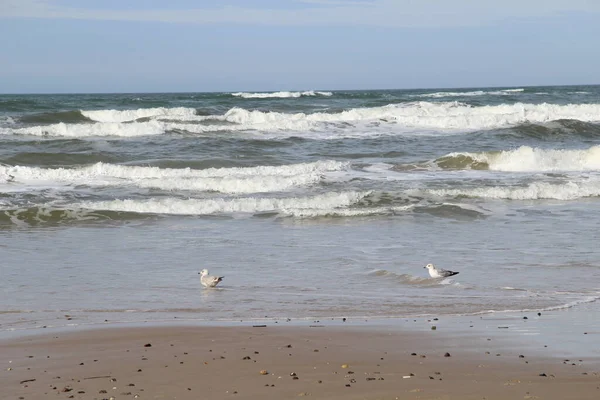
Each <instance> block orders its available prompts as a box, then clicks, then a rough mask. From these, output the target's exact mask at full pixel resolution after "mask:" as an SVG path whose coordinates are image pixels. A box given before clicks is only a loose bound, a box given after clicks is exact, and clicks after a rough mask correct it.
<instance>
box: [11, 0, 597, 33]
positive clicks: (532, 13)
mask: <svg viewBox="0 0 600 400" xmlns="http://www.w3.org/2000/svg"><path fill="white" fill-rule="evenodd" d="M295 2H296V3H303V4H306V5H307V6H306V7H305V8H301V9H283V8H256V7H254V8H253V7H248V6H246V7H239V6H228V5H222V6H220V7H213V8H193V9H187V10H182V9H177V10H166V9H161V10H158V9H138V10H110V9H108V10H107V9H90V8H76V7H66V6H61V5H59V4H57V3H54V2H53V1H52V0H0V5H1V6H0V18H43V19H79V20H111V21H153V22H167V23H192V24H244V25H271V26H385V27H460V26H481V25H489V24H492V23H495V22H497V21H506V20H507V19H508V20H510V19H515V18H548V17H556V16H560V15H563V14H567V13H574V12H588V13H598V12H600V1H589V0H529V1H523V0H503V1H494V2H492V1H490V2H487V1H481V0H419V1H411V0H373V1H359V0H353V1H347V2H342V1H338V0H295ZM282 4H283V2H282Z"/></svg>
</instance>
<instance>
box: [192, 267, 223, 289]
mask: <svg viewBox="0 0 600 400" xmlns="http://www.w3.org/2000/svg"><path fill="white" fill-rule="evenodd" d="M198 273H199V274H200V283H201V284H202V285H203V286H204V287H215V286H217V284H218V283H219V282H221V281H222V280H223V278H224V276H210V275H208V270H207V269H203V270H202V271H200V272H198Z"/></svg>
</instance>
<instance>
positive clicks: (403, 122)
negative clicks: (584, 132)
mask: <svg viewBox="0 0 600 400" xmlns="http://www.w3.org/2000/svg"><path fill="white" fill-rule="evenodd" d="M167 110H173V109H167ZM182 110H187V111H184V112H182V113H180V114H178V113H177V112H174V113H172V114H169V115H168V117H165V116H164V115H155V116H154V117H151V118H153V119H151V120H150V121H145V122H131V123H120V122H99V123H96V124H64V123H60V124H54V125H46V126H34V127H28V128H18V129H11V128H7V127H4V128H0V133H3V134H22V135H37V136H68V137H89V136H125V137H127V136H142V135H158V134H162V133H165V132H168V131H173V130H181V131H187V132H190V133H210V132H219V131H245V132H253V133H257V134H259V135H260V136H261V137H265V138H266V137H268V136H267V135H266V134H267V133H269V132H272V133H274V134H275V135H274V137H277V138H281V137H282V135H280V132H282V131H289V132H293V134H294V135H303V136H309V137H317V138H324V139H327V138H337V137H368V136H373V135H381V134H385V135H394V134H406V133H416V132H423V131H425V132H432V131H433V132H440V131H460V132H464V131H472V130H480V129H494V128H501V127H506V126H511V125H518V124H522V123H544V122H549V121H555V120H559V119H573V120H580V121H600V104H579V105H572V104H570V105H553V104H545V103H544V104H523V103H516V104H502V105H496V106H482V107H473V106H469V105H466V104H463V103H459V102H439V103H432V102H426V101H421V102H412V103H402V104H391V105H387V106H382V107H370V108H353V109H350V110H346V111H342V112H339V113H324V112H318V113H312V114H305V113H295V114H288V113H280V112H263V111H258V110H252V111H250V110H246V109H243V108H239V107H234V108H232V109H230V110H229V111H227V112H226V113H225V114H222V115H210V116H198V115H192V114H191V111H190V110H191V109H182ZM107 112H108V114H107V115H106V116H102V114H101V112H97V113H98V115H99V116H98V118H102V119H106V120H110V119H119V118H122V119H126V118H132V117H135V116H139V112H141V111H140V110H134V111H133V113H134V114H135V115H133V116H125V115H123V116H121V114H114V113H113V110H108V111H107ZM169 112H170V111H169ZM119 113H121V111H119ZM167 114H168V113H167ZM164 119H168V120H170V121H169V122H167V121H162V120H164ZM210 121H218V122H219V123H217V124H213V125H209V124H208V123H210ZM199 122H200V123H199Z"/></svg>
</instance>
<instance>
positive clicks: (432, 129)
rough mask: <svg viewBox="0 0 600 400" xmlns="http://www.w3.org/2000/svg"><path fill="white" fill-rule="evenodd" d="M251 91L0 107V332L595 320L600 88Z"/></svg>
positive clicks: (21, 100)
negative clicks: (586, 314) (501, 316)
mask: <svg viewBox="0 0 600 400" xmlns="http://www.w3.org/2000/svg"><path fill="white" fill-rule="evenodd" d="M262 96H263V98H261V97H256V96H254V95H252V94H248V95H247V96H245V97H244V96H241V95H237V96H233V95H231V94H226V93H220V94H140V95H126V94H123V95H60V96H35V95H27V96H0V145H1V146H0V162H2V163H3V164H2V165H1V166H0V259H1V260H2V264H1V265H0V273H1V278H2V279H1V280H0V287H1V289H2V291H1V294H0V329H2V330H11V329H26V328H34V327H40V326H64V325H71V324H93V323H101V322H103V321H106V320H108V321H109V322H117V321H121V322H126V321H130V322H136V321H159V320H174V319H180V320H183V319H185V320H210V321H214V320H239V319H243V320H248V319H264V318H306V319H311V318H325V317H341V316H347V317H357V316H368V317H370V318H374V317H382V318H384V317H385V318H388V317H403V316H418V315H446V314H453V315H455V314H470V315H487V314H488V313H490V312H500V311H511V310H512V311H524V310H553V309H569V308H572V307H575V308H580V307H584V306H585V307H592V308H593V307H595V306H596V305H595V304H594V302H595V301H596V300H598V299H600V285H599V284H598V282H599V281H600V280H599V278H600V262H598V259H599V257H598V256H599V252H598V248H597V243H598V242H599V235H598V229H597V227H598V226H599V223H600V202H599V201H598V196H599V195H600V174H599V171H600V147H598V145H599V144H600V143H599V139H598V138H599V137H600V125H598V121H599V120H600V87H597V86H588V87H547V88H505V89H486V88H482V89H481V90H479V89H462V90H461V89H456V90H452V91H447V90H444V91H441V90H439V91H435V90H423V91H378V92H331V93H328V92H323V93H316V92H315V93H308V94H295V93H292V94H284V95H282V94H268V95H262ZM265 96H270V97H265ZM430 262H432V263H434V264H436V265H438V266H440V267H443V268H447V269H453V270H457V271H460V274H459V275H456V276H454V277H452V278H449V279H445V280H432V279H429V278H428V276H427V271H426V270H425V269H423V267H424V266H425V264H427V263H430ZM202 268H209V270H210V271H211V273H214V274H219V275H225V279H224V281H223V282H222V285H220V286H219V287H218V288H216V289H212V290H206V289H202V288H201V287H200V285H199V276H198V271H200V270H201V269H202ZM69 318H70V319H69Z"/></svg>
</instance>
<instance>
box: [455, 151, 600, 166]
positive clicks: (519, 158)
mask: <svg viewBox="0 0 600 400" xmlns="http://www.w3.org/2000/svg"><path fill="white" fill-rule="evenodd" d="M458 156H466V157H470V158H472V159H473V160H475V161H476V162H480V163H487V164H488V168H489V169H490V170H492V171H510V172H528V171H539V172H553V171H554V172H557V171H597V170H600V146H593V147H590V148H588V149H582V150H562V149H556V150H555V149H539V148H532V147H529V146H521V147H519V148H517V149H515V150H505V151H500V152H486V153H451V154H448V155H447V157H458Z"/></svg>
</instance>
